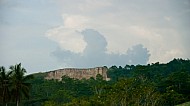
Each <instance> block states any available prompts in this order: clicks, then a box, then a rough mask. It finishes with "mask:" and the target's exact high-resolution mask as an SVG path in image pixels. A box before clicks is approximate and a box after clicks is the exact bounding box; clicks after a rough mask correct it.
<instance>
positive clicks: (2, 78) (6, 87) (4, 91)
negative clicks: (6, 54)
mask: <svg viewBox="0 0 190 106" xmlns="http://www.w3.org/2000/svg"><path fill="white" fill-rule="evenodd" d="M11 74H12V71H9V72H6V70H5V67H3V66H2V67H0V85H1V90H0V91H1V92H0V94H1V95H2V102H3V103H5V104H6V105H7V102H9V101H10V97H11V95H10V85H11V84H10V79H11Z"/></svg>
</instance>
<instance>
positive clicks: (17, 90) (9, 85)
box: [0, 63, 33, 106]
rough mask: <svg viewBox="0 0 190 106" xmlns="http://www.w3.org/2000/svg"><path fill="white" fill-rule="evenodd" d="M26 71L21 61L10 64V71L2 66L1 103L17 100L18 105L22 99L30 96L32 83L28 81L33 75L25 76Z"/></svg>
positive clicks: (0, 78) (0, 81) (0, 76)
mask: <svg viewBox="0 0 190 106" xmlns="http://www.w3.org/2000/svg"><path fill="white" fill-rule="evenodd" d="M25 73H26V70H25V69H24V68H23V67H22V66H21V63H20V64H16V65H15V66H10V71H6V70H5V68H4V67H0V86H1V87H0V89H1V90H0V94H1V95H0V97H1V98H0V103H3V104H4V105H7V104H8V103H10V102H13V101H15V102H16V104H17V106H18V105H19V102H20V101H21V99H25V98H29V91H30V87H31V84H30V82H28V81H29V80H30V79H32V78H33V75H27V76H24V74H25ZM24 97H25V98H24ZM11 104H13V103H11Z"/></svg>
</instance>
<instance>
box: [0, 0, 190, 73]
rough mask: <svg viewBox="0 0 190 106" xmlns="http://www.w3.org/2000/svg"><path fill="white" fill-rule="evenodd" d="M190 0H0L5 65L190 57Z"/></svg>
mask: <svg viewBox="0 0 190 106" xmlns="http://www.w3.org/2000/svg"><path fill="white" fill-rule="evenodd" d="M189 41H190V0H0V66H5V67H6V68H7V69H8V67H9V66H10V65H15V64H17V63H22V65H23V67H24V68H25V69H26V70H27V72H28V73H36V72H44V71H50V70H54V69H58V68H68V67H76V68H89V67H98V66H108V67H110V66H112V65H117V66H125V65H126V64H134V65H137V64H151V63H155V62H160V63H167V62H169V61H171V60H172V59H174V58H183V59H189V58H190V47H189V45H190V42H189Z"/></svg>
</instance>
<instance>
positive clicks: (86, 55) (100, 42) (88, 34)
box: [52, 29, 150, 67]
mask: <svg viewBox="0 0 190 106" xmlns="http://www.w3.org/2000/svg"><path fill="white" fill-rule="evenodd" d="M80 33H81V34H82V36H83V37H84V41H85V42H86V47H85V49H84V51H83V52H82V53H75V52H72V51H70V50H64V49H61V48H57V50H56V51H54V52H53V53H52V54H53V55H54V56H55V57H56V58H57V59H58V60H59V61H60V62H64V63H66V64H67V66H69V65H70V66H74V67H95V66H104V65H105V66H111V65H121V66H124V65H126V64H146V63H147V62H148V60H149V56H150V54H149V51H148V50H147V48H145V47H143V45H142V44H138V45H135V46H132V47H131V48H130V49H128V50H127V51H126V54H114V53H107V48H106V47H107V41H106V39H105V38H104V36H103V35H102V34H100V33H99V32H98V31H96V30H93V29H85V30H83V31H82V32H80ZM123 46H125V45H123Z"/></svg>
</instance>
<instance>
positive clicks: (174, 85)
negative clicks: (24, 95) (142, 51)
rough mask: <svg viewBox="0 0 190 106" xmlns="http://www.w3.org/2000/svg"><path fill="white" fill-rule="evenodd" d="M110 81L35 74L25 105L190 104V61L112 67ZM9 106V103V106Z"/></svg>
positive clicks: (23, 101)
mask: <svg viewBox="0 0 190 106" xmlns="http://www.w3.org/2000/svg"><path fill="white" fill-rule="evenodd" d="M107 74H108V77H109V78H111V80H110V81H105V80H103V78H102V76H101V75H97V76H96V79H94V78H90V79H88V80H86V79H82V80H78V79H73V78H69V77H67V76H63V77H62V80H61V81H57V80H44V77H45V76H46V75H45V73H37V74H34V79H31V80H30V81H29V83H31V84H32V89H31V92H30V98H29V99H23V100H22V101H21V103H20V105H23V106H173V105H177V104H181V103H184V102H188V101H190V60H183V59H174V60H172V61H171V62H169V63H167V64H160V63H158V62H157V63H153V64H148V65H136V66H135V65H126V66H125V67H121V66H119V67H117V66H112V67H110V68H108V72H107ZM8 105H9V104H8Z"/></svg>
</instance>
